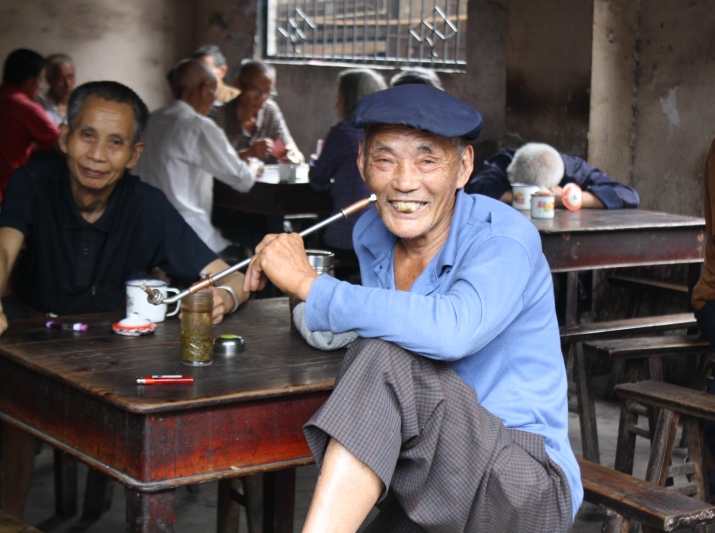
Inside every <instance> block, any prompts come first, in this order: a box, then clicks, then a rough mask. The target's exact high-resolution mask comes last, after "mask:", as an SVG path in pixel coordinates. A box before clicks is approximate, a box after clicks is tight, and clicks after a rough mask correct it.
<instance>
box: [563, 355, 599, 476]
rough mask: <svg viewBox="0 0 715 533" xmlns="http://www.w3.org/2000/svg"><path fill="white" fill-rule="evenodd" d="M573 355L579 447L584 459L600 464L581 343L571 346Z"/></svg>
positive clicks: (589, 381) (593, 410)
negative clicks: (579, 431)
mask: <svg viewBox="0 0 715 533" xmlns="http://www.w3.org/2000/svg"><path fill="white" fill-rule="evenodd" d="M570 350H571V352H572V353H573V358H574V359H573V375H574V380H575V382H576V400H577V403H578V418H579V424H580V425H581V446H582V450H583V457H584V459H588V460H589V461H593V462H594V463H600V462H601V460H600V453H599V450H598V431H597V427H596V407H595V405H594V402H593V394H592V392H591V391H592V388H591V378H590V373H589V369H588V365H587V364H586V357H585V356H584V353H583V343H581V342H577V343H574V344H572V345H571V348H570Z"/></svg>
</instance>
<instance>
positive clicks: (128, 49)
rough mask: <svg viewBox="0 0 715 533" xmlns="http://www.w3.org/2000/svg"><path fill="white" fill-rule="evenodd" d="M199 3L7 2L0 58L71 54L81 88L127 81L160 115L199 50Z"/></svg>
mask: <svg viewBox="0 0 715 533" xmlns="http://www.w3.org/2000/svg"><path fill="white" fill-rule="evenodd" d="M194 2H195V0H124V1H122V2H116V1H113V0H91V1H89V0H63V1H62V2H57V1H52V0H23V1H22V2H20V1H16V0H0V57H2V58H5V57H6V56H7V54H8V53H10V52H11V51H12V50H14V49H16V48H30V49H33V50H35V51H37V52H39V53H41V54H43V55H49V54H52V53H66V54H69V55H70V56H72V57H73V58H74V60H75V63H76V69H77V82H78V83H82V82H85V81H90V80H105V79H106V80H116V81H119V82H122V83H124V84H126V85H128V86H130V87H131V88H132V89H134V90H135V91H137V93H138V94H139V95H140V96H141V97H142V98H143V99H144V100H145V101H146V103H147V105H148V106H149V107H150V109H154V108H157V107H160V106H162V105H164V104H166V103H167V102H168V101H169V98H170V92H169V88H168V85H167V83H166V80H165V76H166V73H167V72H168V71H169V69H170V68H171V66H172V65H173V64H174V63H175V62H176V61H177V60H178V59H180V58H181V57H183V56H184V55H186V54H188V53H190V52H191V50H193V48H194V45H195V42H194Z"/></svg>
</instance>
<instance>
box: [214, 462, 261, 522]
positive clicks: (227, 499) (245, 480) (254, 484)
mask: <svg viewBox="0 0 715 533" xmlns="http://www.w3.org/2000/svg"><path fill="white" fill-rule="evenodd" d="M262 481H263V474H253V475H250V476H243V477H240V478H232V479H222V480H221V481H219V483H218V511H217V513H216V532H217V533H238V531H239V520H240V514H241V506H243V507H244V509H245V510H246V523H247V524H248V533H261V531H262V530H263V524H262V522H261V520H262V518H263V501H262V498H261V493H262V487H263V483H262ZM239 484H240V485H241V486H242V487H243V492H239V491H238V485H239Z"/></svg>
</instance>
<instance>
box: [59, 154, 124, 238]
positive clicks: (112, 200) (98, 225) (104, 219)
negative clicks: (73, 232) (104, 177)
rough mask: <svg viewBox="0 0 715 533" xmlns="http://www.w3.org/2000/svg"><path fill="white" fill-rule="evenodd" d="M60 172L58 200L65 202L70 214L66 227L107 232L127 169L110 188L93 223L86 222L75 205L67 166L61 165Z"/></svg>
mask: <svg viewBox="0 0 715 533" xmlns="http://www.w3.org/2000/svg"><path fill="white" fill-rule="evenodd" d="M62 173H63V175H62V179H61V183H62V185H61V188H62V192H61V194H62V198H61V200H60V201H62V202H65V203H66V205H67V210H68V212H69V213H71V216H70V217H69V218H68V219H67V221H66V227H67V229H84V228H87V227H91V228H94V229H97V230H99V231H102V232H104V233H109V232H110V231H111V229H112V224H113V222H114V214H115V212H116V210H117V209H118V207H117V204H118V202H119V200H118V198H119V197H120V196H122V191H123V190H124V187H125V185H126V184H125V181H126V179H127V171H126V170H125V171H124V176H122V177H121V178H120V179H119V181H117V183H116V184H115V185H114V189H113V190H112V192H111V194H110V195H109V198H108V199H107V206H106V208H105V209H104V213H102V215H101V216H100V217H99V219H97V221H96V222H94V223H90V222H87V221H86V220H85V219H84V217H83V216H82V213H81V212H80V210H79V207H77V203H76V201H75V199H74V195H73V194H72V185H71V183H70V180H71V177H70V173H69V168H68V167H67V166H66V165H64V166H63V169H62Z"/></svg>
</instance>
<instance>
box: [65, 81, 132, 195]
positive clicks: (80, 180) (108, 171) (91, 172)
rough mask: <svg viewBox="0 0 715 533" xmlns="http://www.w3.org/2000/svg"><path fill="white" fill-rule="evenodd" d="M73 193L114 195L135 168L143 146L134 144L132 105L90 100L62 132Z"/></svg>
mask: <svg viewBox="0 0 715 533" xmlns="http://www.w3.org/2000/svg"><path fill="white" fill-rule="evenodd" d="M60 148H62V151H63V152H64V153H66V154H67V166H68V167H69V170H70V180H71V183H72V190H73V192H76V191H78V190H80V191H85V192H92V193H96V194H101V193H111V191H112V190H113V189H114V186H115V185H116V183H117V181H119V179H120V178H121V177H122V176H123V175H124V171H125V169H129V168H132V167H134V165H136V163H137V160H138V159H139V155H140V154H141V152H142V150H143V149H144V143H136V144H135V143H134V110H133V109H132V106H131V105H129V104H120V103H118V102H109V101H107V100H103V99H102V98H99V97H97V96H94V95H92V96H89V97H87V99H86V100H85V101H84V105H83V106H82V108H81V109H80V111H79V114H78V115H77V118H76V119H75V121H74V124H73V125H72V130H69V129H68V126H67V125H65V124H63V125H62V126H61V128H60Z"/></svg>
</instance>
